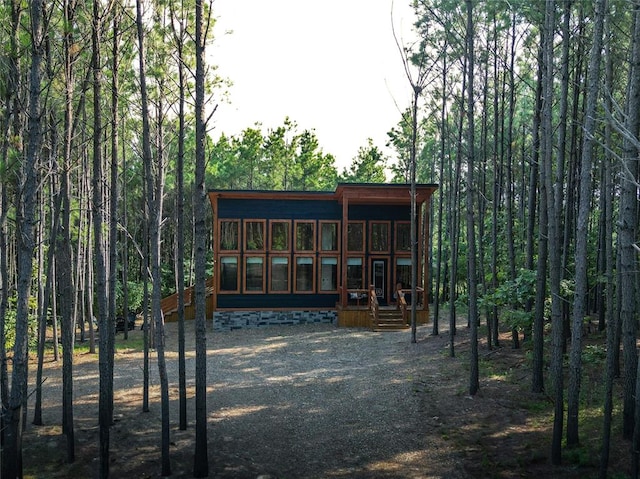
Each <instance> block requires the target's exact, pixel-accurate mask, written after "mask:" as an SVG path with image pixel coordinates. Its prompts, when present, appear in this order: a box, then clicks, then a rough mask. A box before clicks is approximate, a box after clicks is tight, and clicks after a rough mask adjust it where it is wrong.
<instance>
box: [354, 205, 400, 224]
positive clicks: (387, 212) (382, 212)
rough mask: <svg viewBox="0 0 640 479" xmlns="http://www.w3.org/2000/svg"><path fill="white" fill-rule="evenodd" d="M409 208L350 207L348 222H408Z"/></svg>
mask: <svg viewBox="0 0 640 479" xmlns="http://www.w3.org/2000/svg"><path fill="white" fill-rule="evenodd" d="M410 217H411V207H410V206H408V205H350V206H349V220H350V221H361V220H373V221H385V220H391V221H409V219H410Z"/></svg>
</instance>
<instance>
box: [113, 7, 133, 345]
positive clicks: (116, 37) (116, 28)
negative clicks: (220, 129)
mask: <svg viewBox="0 0 640 479" xmlns="http://www.w3.org/2000/svg"><path fill="white" fill-rule="evenodd" d="M119 16H120V12H119V11H115V12H114V13H113V31H112V35H113V39H112V41H113V43H112V50H111V53H112V58H111V168H110V170H111V179H110V188H109V189H110V190H111V195H110V199H111V202H110V203H109V207H110V212H109V317H111V318H116V317H117V313H118V312H117V311H116V308H117V305H116V283H117V281H118V268H117V264H118V249H117V243H118V164H119V159H118V127H119V125H118V123H119V116H118V95H119V90H118V69H119V66H120V59H119V58H118V56H119V54H120V52H119V44H120V22H119ZM127 313H128V312H127V311H126V310H123V311H122V315H123V318H124V338H125V339H127V338H128V335H129V318H128V314H127Z"/></svg>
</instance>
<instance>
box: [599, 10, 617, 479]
mask: <svg viewBox="0 0 640 479" xmlns="http://www.w3.org/2000/svg"><path fill="white" fill-rule="evenodd" d="M605 29H606V33H605V35H606V39H605V41H604V47H605V56H604V57H605V59H606V69H605V70H606V73H605V93H604V104H605V110H606V111H612V106H613V105H612V98H611V95H610V92H611V91H612V85H613V59H612V56H611V32H610V29H609V22H608V21H607V22H605ZM612 133H613V128H612V124H611V121H607V122H606V123H605V139H604V141H605V151H606V154H605V159H604V162H605V167H604V177H605V179H606V180H605V181H606V183H605V185H604V198H605V200H604V216H605V238H604V245H605V253H604V256H605V278H606V281H605V284H606V290H605V298H606V304H605V322H606V331H607V362H606V369H605V377H604V385H605V386H604V387H605V392H604V408H603V409H604V411H603V425H602V445H601V450H600V469H599V474H598V477H599V479H607V470H608V468H609V445H610V443H611V419H612V413H613V378H614V376H615V373H616V362H617V360H618V357H617V355H616V354H615V353H614V350H616V349H617V350H618V351H619V350H620V344H619V341H620V335H619V327H618V326H619V319H620V316H619V315H615V314H614V313H615V301H614V297H615V296H614V294H615V288H614V284H615V279H614V275H613V263H614V261H615V259H614V257H613V197H614V181H613V178H614V176H613V165H612V162H613V158H612V154H611V151H612V148H611V146H612Z"/></svg>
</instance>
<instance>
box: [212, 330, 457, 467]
mask: <svg viewBox="0 0 640 479" xmlns="http://www.w3.org/2000/svg"><path fill="white" fill-rule="evenodd" d="M423 328H424V327H423ZM420 332H421V334H422V335H423V336H426V329H425V330H422V331H420ZM212 340H213V341H212V342H213V349H212V350H210V351H211V352H210V360H209V375H210V378H211V381H212V382H211V387H212V393H211V395H210V397H211V403H210V404H209V408H210V411H212V414H213V424H212V429H211V431H212V433H213V444H214V450H216V453H222V454H223V457H224V464H218V465H217V467H216V469H218V468H220V467H221V470H220V473H221V474H222V475H223V476H224V477H256V475H264V476H265V477H274V478H324V477H350V478H352V477H362V478H364V477H367V478H369V477H371V478H374V477H376V478H377V477H380V478H385V477H386V478H392V477H393V478H428V477H442V478H445V477H446V478H452V477H463V476H464V474H463V473H462V472H461V469H460V468H458V467H457V466H456V465H455V461H453V460H452V458H451V451H450V446H449V445H447V444H446V443H445V441H443V440H442V439H440V438H439V437H438V436H437V434H433V431H431V434H430V433H429V431H428V430H426V426H425V417H424V414H428V411H426V410H425V409H428V405H425V404H423V401H421V395H420V394H419V393H420V388H421V387H422V386H421V385H420V384H419V383H418V382H416V379H415V378H416V377H417V376H416V372H417V370H416V368H420V370H421V374H420V376H421V377H423V376H424V371H425V368H428V367H429V363H430V362H432V361H438V360H439V358H440V357H441V354H440V352H439V351H438V349H439V348H438V346H437V344H442V343H441V341H440V340H439V338H434V341H435V342H437V344H436V343H435V342H434V344H433V346H434V348H433V351H431V353H433V354H425V353H426V352H428V349H430V348H426V347H425V345H424V343H422V344H418V345H416V344H411V343H410V332H409V331H398V332H372V331H368V330H363V329H347V328H335V327H333V326H330V325H310V326H289V327H278V328H275V327H270V328H263V329H254V330H244V331H233V332H229V333H218V334H214V335H213V336H212Z"/></svg>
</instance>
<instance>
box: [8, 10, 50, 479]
mask: <svg viewBox="0 0 640 479" xmlns="http://www.w3.org/2000/svg"><path fill="white" fill-rule="evenodd" d="M42 9H43V4H42V3H41V2H39V1H36V0H31V1H30V2H29V12H30V16H31V18H30V25H31V32H30V34H31V39H30V40H31V52H30V54H31V68H30V72H29V106H28V113H29V115H28V121H27V142H26V143H27V149H26V154H25V156H24V157H23V159H22V164H21V165H20V177H19V185H18V186H19V190H18V192H17V194H18V202H17V204H18V208H17V211H16V226H17V229H18V238H19V241H18V271H17V273H18V274H17V278H18V280H17V303H16V332H15V345H14V351H13V371H12V375H11V393H10V396H9V404H8V408H7V410H6V411H5V425H4V426H5V437H4V447H3V451H2V452H3V456H2V474H1V475H2V477H11V478H13V477H22V433H23V424H22V420H23V414H24V413H25V412H26V411H23V407H24V404H25V403H26V395H25V391H26V388H27V379H28V374H27V369H28V357H27V355H28V338H29V330H28V321H29V297H30V295H31V275H32V270H33V252H34V249H35V244H34V222H35V201H36V192H37V188H38V178H37V171H38V167H39V163H40V154H41V151H40V150H41V144H42V125H41V121H42V112H41V101H40V100H41V97H40V95H41V89H42V85H41V83H42V71H41V67H42V59H43V51H44V48H43V47H44V45H43V39H44V35H43V27H42V17H43V10H42Z"/></svg>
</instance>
